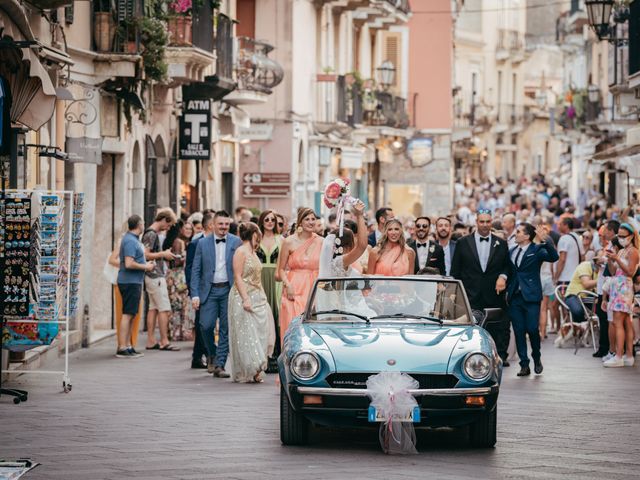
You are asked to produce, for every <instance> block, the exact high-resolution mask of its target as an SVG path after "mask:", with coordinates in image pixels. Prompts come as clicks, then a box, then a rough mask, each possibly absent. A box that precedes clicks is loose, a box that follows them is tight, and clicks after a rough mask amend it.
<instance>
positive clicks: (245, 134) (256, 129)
mask: <svg viewBox="0 0 640 480" xmlns="http://www.w3.org/2000/svg"><path fill="white" fill-rule="evenodd" d="M238 138H239V139H240V140H253V141H258V142H259V141H263V142H268V141H269V140H271V139H272V138H273V125H272V124H271V123H252V124H251V126H249V127H246V128H244V127H240V128H238Z"/></svg>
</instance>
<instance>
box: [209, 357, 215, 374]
mask: <svg viewBox="0 0 640 480" xmlns="http://www.w3.org/2000/svg"><path fill="white" fill-rule="evenodd" d="M215 370H216V366H215V365H214V364H213V357H207V373H213V372H215Z"/></svg>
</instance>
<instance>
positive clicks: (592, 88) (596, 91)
mask: <svg viewBox="0 0 640 480" xmlns="http://www.w3.org/2000/svg"><path fill="white" fill-rule="evenodd" d="M587 94H588V96H589V102H591V103H597V102H598V101H599V100H600V88H598V86H597V85H594V84H593V83H592V84H590V85H589V86H588V87H587Z"/></svg>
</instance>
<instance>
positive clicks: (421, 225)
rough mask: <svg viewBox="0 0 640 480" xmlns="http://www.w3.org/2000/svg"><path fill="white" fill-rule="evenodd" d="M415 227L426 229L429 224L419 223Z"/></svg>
mask: <svg viewBox="0 0 640 480" xmlns="http://www.w3.org/2000/svg"><path fill="white" fill-rule="evenodd" d="M416 228H419V229H420V230H426V229H427V228H429V225H428V224H426V223H421V224H420V225H416Z"/></svg>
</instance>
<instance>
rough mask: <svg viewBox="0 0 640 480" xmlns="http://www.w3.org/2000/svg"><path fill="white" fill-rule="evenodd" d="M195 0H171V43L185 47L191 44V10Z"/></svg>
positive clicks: (169, 18)
mask: <svg viewBox="0 0 640 480" xmlns="http://www.w3.org/2000/svg"><path fill="white" fill-rule="evenodd" d="M193 6H194V5H193V0H171V1H170V2H169V15H168V18H167V27H168V30H169V45H172V46H178V47H184V46H191V44H192V42H191V23H192V18H191V12H192V9H193Z"/></svg>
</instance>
